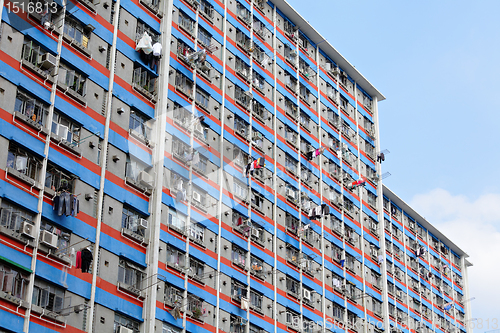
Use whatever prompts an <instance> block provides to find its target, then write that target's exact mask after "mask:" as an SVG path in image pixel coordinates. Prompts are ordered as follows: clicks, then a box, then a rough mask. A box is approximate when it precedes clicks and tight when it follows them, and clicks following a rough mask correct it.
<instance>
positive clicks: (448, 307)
mask: <svg viewBox="0 0 500 333" xmlns="http://www.w3.org/2000/svg"><path fill="white" fill-rule="evenodd" d="M453 306H454V304H453V301H451V302H449V303H446V304H445V305H444V309H445V311H449V310H450V309H451V308H452V307H453Z"/></svg>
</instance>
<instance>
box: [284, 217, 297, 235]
mask: <svg viewBox="0 0 500 333" xmlns="http://www.w3.org/2000/svg"><path fill="white" fill-rule="evenodd" d="M285 225H286V229H287V230H288V231H290V232H292V233H294V234H296V233H297V230H298V229H299V220H298V219H297V218H295V217H294V216H292V215H290V214H286V218H285Z"/></svg>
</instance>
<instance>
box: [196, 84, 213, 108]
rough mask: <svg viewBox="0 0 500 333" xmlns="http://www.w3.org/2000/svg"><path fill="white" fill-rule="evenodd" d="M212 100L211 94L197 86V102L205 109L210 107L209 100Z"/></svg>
mask: <svg viewBox="0 0 500 333" xmlns="http://www.w3.org/2000/svg"><path fill="white" fill-rule="evenodd" d="M209 101H210V95H209V94H207V93H206V92H205V91H203V90H202V89H201V88H199V87H198V86H197V87H196V104H198V105H199V106H201V107H202V108H203V109H205V110H207V109H208V102H209Z"/></svg>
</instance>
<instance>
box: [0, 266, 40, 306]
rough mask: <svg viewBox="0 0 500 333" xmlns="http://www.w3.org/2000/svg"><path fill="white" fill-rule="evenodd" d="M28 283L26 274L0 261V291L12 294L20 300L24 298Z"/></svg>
mask: <svg viewBox="0 0 500 333" xmlns="http://www.w3.org/2000/svg"><path fill="white" fill-rule="evenodd" d="M28 284H29V275H28V274H26V273H24V272H21V271H20V270H18V269H16V268H14V267H11V266H9V265H7V264H4V263H3V262H0V291H3V292H5V293H7V294H9V295H12V296H14V297H16V298H18V299H20V300H24V299H25V297H26V291H27V289H28ZM35 291H36V289H35Z"/></svg>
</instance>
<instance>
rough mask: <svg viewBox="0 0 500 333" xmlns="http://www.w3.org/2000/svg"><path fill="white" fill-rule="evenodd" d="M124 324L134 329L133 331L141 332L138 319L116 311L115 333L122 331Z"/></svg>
mask: <svg viewBox="0 0 500 333" xmlns="http://www.w3.org/2000/svg"><path fill="white" fill-rule="evenodd" d="M122 326H123V327H126V328H128V329H130V330H132V332H133V333H140V330H139V323H138V322H137V321H135V320H132V319H130V318H128V317H125V316H122V315H119V314H117V313H115V321H114V323H113V333H120V327H122Z"/></svg>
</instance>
